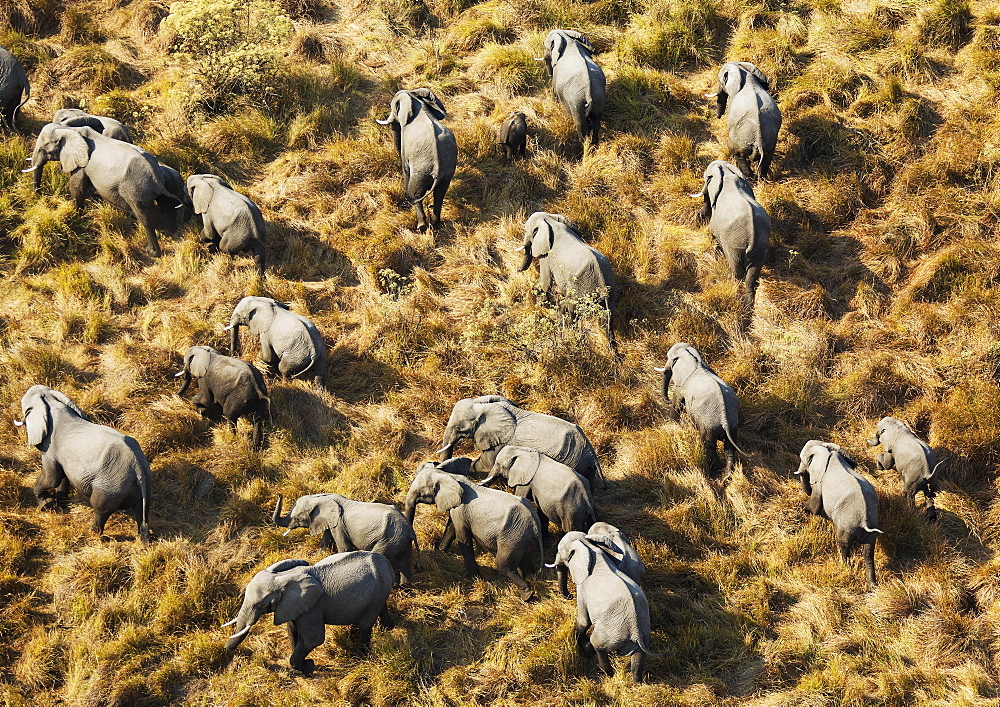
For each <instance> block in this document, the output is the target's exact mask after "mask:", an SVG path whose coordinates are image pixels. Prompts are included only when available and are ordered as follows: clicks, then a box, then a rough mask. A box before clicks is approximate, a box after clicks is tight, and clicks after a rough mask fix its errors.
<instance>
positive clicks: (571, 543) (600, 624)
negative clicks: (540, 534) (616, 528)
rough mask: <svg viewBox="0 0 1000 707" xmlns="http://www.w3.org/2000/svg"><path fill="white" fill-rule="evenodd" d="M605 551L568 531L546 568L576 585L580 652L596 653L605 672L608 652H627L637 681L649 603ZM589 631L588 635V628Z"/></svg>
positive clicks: (646, 643) (649, 653) (609, 671)
mask: <svg viewBox="0 0 1000 707" xmlns="http://www.w3.org/2000/svg"><path fill="white" fill-rule="evenodd" d="M609 554H614V550H612V549H611V548H610V547H608V546H606V545H605V544H603V543H602V542H601V539H600V538H597V537H595V536H587V537H582V538H581V537H580V536H579V534H577V533H569V534H567V535H565V536H563V539H562V540H560V541H559V548H558V550H557V552H556V561H555V563H554V564H552V565H546V567H554V568H556V569H557V570H560V571H562V572H563V573H565V572H566V571H567V570H568V571H569V574H570V575H571V576H572V577H573V583H574V584H575V585H576V641H577V647H578V648H579V650H580V651H581V652H582V653H583V654H584V655H593V654H594V653H595V652H596V653H597V663H598V665H600V667H601V669H602V670H603V671H604V672H605V673H607V674H608V675H614V672H615V671H614V668H613V667H612V665H611V661H610V660H609V659H608V656H609V655H610V654H611V653H614V654H615V655H628V656H631V657H632V659H631V667H632V679H633V680H635V682H642V681H643V679H644V677H645V672H646V657H647V656H656V653H653V652H652V651H650V650H649V634H650V620H649V603H648V602H647V600H646V595H645V593H644V592H643V591H642V588H640V587H639V585H638V584H636V583H635V582H634V581H632V579H631V578H630V577H628V576H627V575H625V574H624V573H622V572H620V571H619V570H618V569H617V568H616V567H615V565H614V563H613V562H612V560H611V558H610V557H609ZM588 631H590V632H591V633H590V636H589V638H588V636H587V632H588Z"/></svg>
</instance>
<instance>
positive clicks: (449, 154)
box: [376, 88, 458, 231]
mask: <svg viewBox="0 0 1000 707" xmlns="http://www.w3.org/2000/svg"><path fill="white" fill-rule="evenodd" d="M446 115H447V113H446V112H445V110H444V105H443V104H442V103H441V101H440V100H439V99H438V97H437V96H435V95H434V93H433V91H431V90H430V89H429V88H416V89H412V90H409V91H398V92H397V93H396V95H395V96H393V98H392V102H391V103H390V104H389V116H388V117H387V118H386V119H385V120H378V121H376V122H378V124H379V125H391V126H392V133H393V137H394V139H395V143H396V152H397V153H398V154H399V163H400V167H401V168H402V170H403V193H404V194H405V195H406V199H407V201H409V202H410V203H411V204H413V209H414V211H415V212H416V214H417V230H419V231H425V230H427V217H426V216H425V214H424V199H426V198H427V196H428V195H430V194H433V206H432V209H433V219H434V220H433V225H434V226H439V225H441V204H442V203H444V195H445V193H446V192H447V191H448V186H449V185H450V184H451V178H452V177H453V176H455V167H456V165H457V164H458V146H457V144H456V143H455V136H454V135H453V134H452V132H451V131H450V130H449V129H448V128H447V127H445V126H444V125H443V124H442V123H441V119H442V118H444V117H445V116H446Z"/></svg>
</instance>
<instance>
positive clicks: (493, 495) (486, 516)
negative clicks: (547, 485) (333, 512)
mask: <svg viewBox="0 0 1000 707" xmlns="http://www.w3.org/2000/svg"><path fill="white" fill-rule="evenodd" d="M418 503H433V504H434V505H436V506H437V509H438V510H439V511H440V512H442V513H447V514H448V517H449V520H450V521H451V529H450V531H446V533H445V537H444V538H442V541H441V549H442V550H447V549H448V547H449V546H450V544H451V534H453V535H454V538H455V539H456V540H457V541H458V547H459V549H460V550H461V552H462V557H463V559H464V560H465V569H466V571H467V573H468V575H469V577H470V578H473V577H479V576H480V574H479V565H478V564H477V563H476V553H475V549H474V546H473V541H475V542H476V543H478V544H479V546H480V547H482V548H484V549H486V550H488V551H489V552H492V553H495V554H496V567H497V570H498V571H499V572H500V574H502V575H504V576H505V577H507V578H508V579H509V580H510V581H511V582H513V583H514V584H515V585H516V586H517V588H518V589H520V590H521V599H523V600H524V601H528V600H529V599H531V598H533V597H534V596H535V593H534V592H533V591H532V589H531V585H529V584H528V582H527V581H526V580H527V577H528V576H530V575H534V574H535V573H537V572H538V570H539V569H540V562H541V556H542V528H541V523H540V522H539V520H538V516H537V515H536V514H535V510H534V509H533V508H532V507H531V504H530V503H528V502H527V501H526V500H524V499H523V498H518V497H517V496H514V495H512V494H509V493H507V492H505V491H497V490H495V489H491V488H486V487H485V486H480V485H478V484H474V483H472V482H471V481H469V479H468V478H467V477H465V476H461V475H459V474H449V473H447V472H444V471H441V469H440V467H439V466H438V465H437V464H436V463H434V462H425V463H424V464H421V465H420V467H418V468H417V474H416V476H415V477H414V478H413V482H412V483H411V484H410V489H409V491H408V492H407V494H406V505H405V508H404V510H403V512H404V514H405V515H406V519H407V520H408V521H410V523H413V516H414V513H415V512H416V505H417V504H418ZM536 550H537V551H538V552H537V555H536V554H535V551H536Z"/></svg>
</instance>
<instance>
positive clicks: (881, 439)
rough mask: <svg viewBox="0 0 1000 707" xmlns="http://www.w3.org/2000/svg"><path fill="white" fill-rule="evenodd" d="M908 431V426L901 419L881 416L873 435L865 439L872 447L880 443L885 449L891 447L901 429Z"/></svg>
mask: <svg viewBox="0 0 1000 707" xmlns="http://www.w3.org/2000/svg"><path fill="white" fill-rule="evenodd" d="M904 430H905V431H907V432H909V431H910V428H909V427H907V426H906V423H904V422H902V421H901V420H897V419H896V418H895V417H883V418H882V419H881V420H879V421H878V427H876V428H875V436H874V437H873V438H871V439H866V440H865V441H866V442H868V444H870V445H871V446H872V447H877V446H878V445H880V444H883V445H885V448H886V449H892V447H893V445H895V444H896V440H897V439H898V438H899V434H900V433H901V432H903V431H904Z"/></svg>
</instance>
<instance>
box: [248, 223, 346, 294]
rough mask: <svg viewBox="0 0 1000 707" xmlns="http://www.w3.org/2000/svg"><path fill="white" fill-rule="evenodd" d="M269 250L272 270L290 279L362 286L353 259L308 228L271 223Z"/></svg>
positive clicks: (269, 227) (268, 233) (268, 230)
mask: <svg viewBox="0 0 1000 707" xmlns="http://www.w3.org/2000/svg"><path fill="white" fill-rule="evenodd" d="M267 249H268V269H270V270H271V271H272V272H275V273H276V274H277V275H279V276H280V277H282V278H284V279H286V280H296V281H300V282H319V281H323V280H329V279H331V278H339V280H340V283H341V284H342V285H344V286H355V285H358V284H360V280H359V279H358V273H357V270H356V269H355V267H354V263H352V262H351V260H350V258H348V257H347V256H346V255H345V254H344V253H343V252H341V251H339V250H337V249H336V248H333V247H331V246H329V245H328V244H326V243H324V242H323V240H321V239H320V238H319V237H317V236H316V235H315V234H314V233H313V232H312V231H310V230H308V229H306V228H302V227H299V226H295V225H293V224H291V223H289V222H286V221H269V222H268V223H267Z"/></svg>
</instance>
